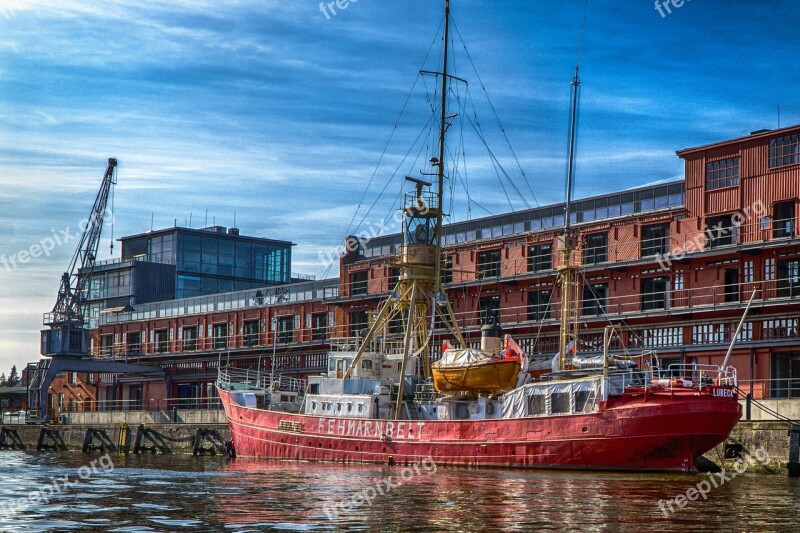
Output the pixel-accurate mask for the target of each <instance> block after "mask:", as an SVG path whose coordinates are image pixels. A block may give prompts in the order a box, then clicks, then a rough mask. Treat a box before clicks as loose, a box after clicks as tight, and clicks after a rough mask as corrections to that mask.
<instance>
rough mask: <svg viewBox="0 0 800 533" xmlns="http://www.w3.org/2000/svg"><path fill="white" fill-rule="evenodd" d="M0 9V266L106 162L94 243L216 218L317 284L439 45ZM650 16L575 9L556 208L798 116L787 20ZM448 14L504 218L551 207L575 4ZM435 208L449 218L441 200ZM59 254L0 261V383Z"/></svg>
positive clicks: (350, 10)
mask: <svg viewBox="0 0 800 533" xmlns="http://www.w3.org/2000/svg"><path fill="white" fill-rule="evenodd" d="M0 2H2V3H0V227H2V237H0V256H2V255H3V254H4V255H5V256H7V257H8V256H12V255H15V254H18V253H19V252H20V251H22V250H28V249H29V248H30V246H31V245H34V244H36V243H38V242H40V241H41V240H43V239H45V238H47V237H48V236H50V235H51V234H52V232H53V231H56V232H58V231H60V230H64V229H66V228H71V231H73V232H74V231H75V227H76V226H77V224H78V222H79V221H80V220H81V219H83V218H84V217H86V215H87V214H88V210H89V208H90V207H91V204H92V201H93V199H94V196H95V194H96V191H97V188H98V186H99V182H100V179H101V177H102V174H103V171H104V169H105V163H106V159H107V158H108V157H112V156H113V157H117V158H118V159H119V173H118V175H119V185H118V186H117V189H116V194H115V203H114V214H115V225H114V237H115V238H118V237H119V236H122V235H126V234H132V233H138V232H142V231H146V230H147V229H149V228H150V223H151V217H152V220H153V223H154V226H155V227H156V228H159V227H165V226H171V225H173V224H174V223H176V221H177V223H178V224H179V225H186V224H187V222H188V220H189V218H190V216H191V219H192V226H193V227H200V226H202V225H203V223H204V222H205V217H206V210H208V223H209V225H210V224H211V223H212V222H216V223H217V224H220V225H226V226H231V225H233V221H234V213H235V216H236V222H237V225H238V226H239V227H240V228H241V230H242V232H243V233H245V234H251V235H258V236H268V237H274V238H283V239H289V240H292V241H293V242H295V243H298V246H297V247H295V252H294V253H295V261H294V263H295V265H294V271H295V272H297V273H310V274H316V275H318V276H321V275H323V274H324V272H325V268H324V267H322V266H321V264H320V261H319V253H320V251H328V250H330V249H331V248H332V247H335V246H336V245H338V244H339V243H340V242H341V241H342V239H343V238H344V236H345V234H346V233H347V230H348V227H349V225H350V222H351V219H352V218H353V213H354V211H355V210H356V209H357V208H358V205H359V202H360V200H361V198H362V196H364V193H365V190H366V196H364V204H365V205H367V206H369V205H371V204H372V203H373V201H375V200H376V198H377V199H378V201H377V203H376V206H375V209H374V210H373V211H372V212H371V213H369V214H367V213H366V212H365V211H364V210H363V209H362V210H361V211H360V216H359V217H358V219H359V220H360V219H361V218H363V217H364V216H366V222H374V221H377V220H379V219H381V218H382V217H384V216H386V215H387V214H388V213H391V210H392V209H393V207H395V205H394V198H395V195H396V193H397V192H399V191H400V187H401V183H400V181H399V180H398V179H397V178H399V177H402V176H403V175H405V174H410V173H415V171H417V170H418V169H419V168H420V164H419V161H420V160H416V162H415V158H416V157H418V156H420V153H417V152H415V153H413V154H412V157H411V159H408V160H405V161H404V162H403V156H404V155H405V154H406V152H407V151H408V149H409V146H412V145H413V143H414V139H415V137H416V135H417V134H418V133H419V132H420V131H421V128H423V126H424V124H425V121H426V120H427V119H428V117H429V115H430V110H429V108H428V107H427V106H428V104H427V99H426V91H425V88H427V89H429V90H431V91H432V89H433V86H434V85H433V81H432V80H431V79H427V80H426V81H424V82H423V81H419V82H418V83H417V85H416V89H417V91H415V92H414V93H413V94H412V96H411V98H410V100H409V103H408V106H407V109H406V113H405V115H404V116H403V119H402V120H401V121H400V123H399V126H398V129H397V131H396V133H395V135H394V137H393V140H392V143H391V144H390V145H389V148H388V150H387V155H386V157H385V158H384V160H383V161H384V163H383V164H382V165H381V166H380V167H378V171H377V172H375V169H376V165H377V163H378V161H379V160H380V157H381V153H382V152H383V150H384V146H386V143H387V140H388V139H389V137H390V134H391V133H392V130H393V126H394V124H395V122H396V121H397V118H398V115H399V113H400V110H401V109H402V107H403V104H404V102H405V100H406V97H407V96H408V94H409V91H410V89H411V87H412V85H413V84H414V82H415V80H417V71H418V70H419V69H420V68H428V69H435V68H436V60H437V58H438V51H434V52H433V53H432V55H431V56H430V57H429V59H428V61H427V62H425V61H424V60H425V57H426V54H427V53H428V50H429V48H430V46H431V44H432V42H433V40H434V37H435V35H436V33H437V28H439V25H440V22H441V6H440V2H438V1H437V0H404V1H402V2H387V1H385V0H360V1H359V2H358V3H353V4H350V5H349V7H347V9H345V10H338V12H337V14H336V15H335V16H331V17H330V20H328V19H327V18H326V17H325V16H324V15H323V14H322V13H321V12H320V8H319V2H318V1H312V0H284V1H275V0H261V1H254V0H231V1H225V0H218V1H213V2H212V1H206V0H197V1H189V0H170V1H162V0H143V1H139V2H123V1H120V0H106V1H102V0H96V1H91V2H90V1H88V0H87V1H80V0H0ZM671 9H672V14H670V15H667V16H665V17H662V16H661V15H660V14H659V13H658V11H657V10H656V9H655V7H654V5H653V2H652V1H650V0H642V1H638V0H635V1H631V0H626V1H619V0H618V1H606V2H599V1H597V0H592V1H591V2H590V5H589V11H588V19H587V25H586V35H585V45H584V51H583V56H582V62H581V69H582V81H583V83H584V86H583V94H582V101H581V104H582V114H581V121H580V137H579V160H578V167H577V168H578V171H577V183H576V193H577V195H578V196H589V195H594V194H601V193H605V192H611V191H614V190H619V189H624V188H628V187H634V186H637V185H643V184H645V183H652V182H656V181H662V180H669V179H676V178H680V177H681V176H682V173H683V167H682V165H681V162H680V160H678V159H677V158H676V157H675V154H674V152H675V150H677V149H681V148H685V147H688V146H696V145H701V144H705V143H709V142H714V141H717V140H722V139H726V138H731V137H736V136H740V135H745V134H747V133H749V132H750V131H752V130H756V129H760V128H774V127H776V126H777V125H778V111H777V109H778V104H779V103H780V104H781V124H782V125H784V126H785V125H789V124H794V123H798V122H800V98H798V95H799V93H800V84H798V83H796V80H795V79H794V78H795V72H796V58H797V57H798V51H800V50H798V48H800V42H799V41H798V40H797V37H796V28H797V26H798V18H800V17H799V16H800V4H798V3H797V2H794V1H789V0H785V1H777V0H766V1H761V2H744V1H726V2H711V1H710V0H691V1H688V0H687V1H686V3H685V4H683V6H682V7H680V8H675V7H672V8H671ZM453 12H454V19H455V22H456V25H457V27H458V30H459V32H460V34H461V35H462V36H463V38H464V40H465V41H466V44H467V47H468V49H469V53H470V55H471V57H472V60H473V61H474V63H475V65H476V66H477V69H478V72H479V74H480V76H481V78H482V80H483V82H484V84H485V86H486V88H487V90H488V92H489V95H490V96H491V99H492V102H493V104H494V106H495V108H496V109H497V113H498V115H499V116H500V118H501V121H502V124H503V126H504V127H505V131H506V133H507V135H508V138H509V139H510V140H511V144H512V146H513V149H514V151H515V152H516V154H517V156H518V157H519V160H520V163H521V166H522V168H523V170H524V172H525V174H526V175H527V177H528V179H529V183H530V188H528V186H527V185H526V184H525V183H524V180H523V178H522V176H521V174H520V172H519V170H518V169H517V168H516V163H515V162H514V161H513V159H512V158H511V154H510V151H509V149H508V147H507V146H506V145H505V142H504V140H503V137H502V135H501V134H500V130H499V127H498V126H497V124H496V122H495V121H494V118H493V115H492V113H491V109H490V108H489V107H488V105H487V104H486V100H485V99H483V98H482V95H481V90H480V85H479V84H478V83H477V82H476V80H475V77H474V74H473V72H472V69H471V67H470V66H469V62H468V60H467V58H466V56H465V55H464V53H463V49H462V48H461V46H460V44H459V43H457V46H456V50H455V54H454V57H455V62H456V64H455V66H456V70H457V73H458V74H459V75H462V76H463V77H465V78H468V79H469V80H470V82H471V84H470V86H469V89H470V94H471V96H472V98H473V100H474V102H475V109H476V113H477V117H478V121H479V122H480V124H481V126H482V128H484V132H485V133H486V137H487V139H488V141H489V144H490V146H492V149H493V151H495V153H496V155H497V157H498V158H499V160H500V161H502V163H503V165H504V167H505V168H506V169H507V170H508V172H509V175H510V176H511V179H512V180H513V181H515V183H516V185H517V187H518V188H519V189H520V190H521V191H523V192H526V191H531V190H532V191H533V192H534V194H533V195H530V194H528V193H525V195H524V196H525V199H524V200H522V199H520V198H518V197H514V196H513V195H512V197H511V204H512V207H513V208H515V209H519V208H522V207H524V205H525V204H526V203H527V204H530V205H536V203H537V202H538V203H539V204H542V205H544V204H547V203H552V202H558V201H561V200H562V199H563V180H564V169H565V163H564V158H565V153H566V143H567V108H568V98H569V82H570V79H571V75H572V70H573V68H574V61H575V54H576V47H577V41H578V35H579V32H580V25H581V18H582V15H583V2H582V1H572V2H563V1H560V2H556V1H554V0H541V1H531V0H504V1H502V2H499V1H478V0H454V1H453ZM467 109H468V110H470V113H472V111H471V109H472V108H471V104H470V105H469V106H468V107H467ZM462 118H463V117H462ZM461 124H464V130H465V131H466V132H469V130H470V129H471V127H470V126H469V123H468V122H466V121H462V122H461V123H458V122H457V123H456V126H454V128H453V129H452V130H451V139H452V140H453V141H455V142H456V143H457V142H458V141H457V140H456V139H457V137H458V133H459V132H460V129H461ZM479 148H480V146H478V143H477V140H476V139H475V138H474V136H473V138H472V139H471V140H470V139H469V138H468V136H465V150H464V151H465V152H467V154H468V155H467V159H466V165H465V169H466V172H467V176H468V183H469V188H470V194H471V197H472V198H473V199H474V200H475V201H477V202H478V203H479V204H480V206H482V207H481V208H477V207H473V209H472V211H471V215H472V216H483V215H485V214H486V211H483V210H482V209H483V208H485V209H486V210H488V211H490V212H492V213H500V212H504V211H509V210H510V209H511V207H510V206H509V203H508V201H507V200H506V198H505V197H504V196H503V195H502V194H500V193H499V192H498V190H499V189H498V178H497V177H496V174H495V171H494V170H493V169H492V165H491V162H490V160H489V159H488V158H487V156H486V153H485V150H483V151H482V150H480V149H479ZM473 149H475V150H473ZM423 152H424V151H423ZM423 155H424V154H423ZM422 160H424V159H422ZM401 162H402V164H401ZM395 168H397V169H398V172H399V173H398V175H397V178H395V180H394V181H391V182H389V178H390V177H391V175H392V174H393V172H394V170H395ZM373 172H375V178H374V180H373V182H372V184H371V186H370V187H369V189H367V184H368V183H369V182H370V177H371V176H372V175H373ZM459 179H461V178H459ZM387 182H389V185H387V188H386V193H385V194H384V195H382V196H379V195H378V193H379V192H380V191H381V189H382V188H383V187H384V186H385V185H386V184H387ZM506 185H510V184H508V183H506ZM534 196H535V200H534ZM455 200H456V206H455V208H454V210H453V217H454V219H458V220H463V219H464V218H466V217H467V216H468V215H469V214H470V213H468V211H467V210H466V205H467V202H466V195H465V194H464V191H463V187H462V186H461V185H460V184H457V186H456V193H455ZM108 229H109V228H107V231H106V232H105V234H104V239H103V243H102V245H101V253H100V258H101V259H106V258H109V257H110V256H109V253H108V248H109V247H108V244H109V241H110V237H111V236H110V233H109V232H108ZM73 245H74V241H72V242H71V243H68V244H66V245H64V246H60V247H57V248H56V249H55V250H54V251H53V253H52V255H51V256H50V257H39V258H33V259H31V260H30V261H28V262H27V263H25V264H24V265H18V267H17V268H11V269H8V268H4V267H3V265H2V264H0V372H7V371H8V369H9V368H10V366H11V364H17V365H18V366H21V365H23V364H24V363H25V362H26V361H35V360H36V359H38V330H39V329H40V324H41V314H42V313H43V312H46V311H49V310H50V308H51V307H52V305H53V303H54V300H55V295H56V292H57V288H58V282H59V276H60V273H61V272H62V271H63V270H64V269H65V268H66V266H67V264H68V262H69V258H70V256H71V255H72V252H73ZM118 250H119V248H118V247H117V253H118ZM334 273H335V269H334Z"/></svg>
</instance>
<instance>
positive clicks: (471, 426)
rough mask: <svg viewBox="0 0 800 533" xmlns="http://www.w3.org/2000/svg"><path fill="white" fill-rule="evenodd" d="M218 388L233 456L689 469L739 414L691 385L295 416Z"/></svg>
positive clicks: (731, 405)
mask: <svg viewBox="0 0 800 533" xmlns="http://www.w3.org/2000/svg"><path fill="white" fill-rule="evenodd" d="M219 394H220V398H221V399H222V403H223V405H224V407H225V413H226V415H227V417H228V422H229V424H230V428H231V434H232V437H233V443H234V446H235V448H236V453H237V455H240V456H245V457H259V458H269V459H290V460H302V461H330V462H343V463H390V464H391V463H397V464H405V463H410V462H414V461H419V460H421V459H424V458H431V459H433V461H435V462H436V464H438V465H459V466H470V467H487V466H495V467H514V468H565V469H592V470H642V471H675V472H686V471H690V470H692V469H694V458H695V457H698V456H700V455H702V454H703V453H705V452H707V451H708V450H710V449H712V448H713V447H714V446H716V445H717V444H719V443H720V442H722V441H724V440H725V439H726V438H727V437H728V435H729V434H730V432H731V430H732V429H733V427H734V426H735V425H736V423H737V422H738V421H739V419H740V418H741V406H740V405H739V403H738V402H737V401H736V400H735V399H731V398H717V397H713V396H711V395H710V394H705V393H703V394H698V393H697V392H691V391H685V392H684V391H680V392H675V393H669V392H665V393H656V394H653V393H649V394H648V395H647V397H646V398H645V397H644V396H643V395H641V394H636V395H634V394H626V395H625V396H623V397H620V398H614V399H613V400H610V401H609V402H608V403H607V404H606V405H602V406H601V409H600V411H599V412H597V413H591V414H576V415H564V416H547V417H537V418H521V419H491V420H458V421H418V420H400V421H386V420H353V419H344V418H330V417H319V416H309V415H294V414H288V413H279V412H271V411H265V410H260V409H253V408H245V407H241V406H239V405H238V404H236V403H235V402H233V401H232V400H231V398H230V395H229V394H228V392H227V391H225V390H219Z"/></svg>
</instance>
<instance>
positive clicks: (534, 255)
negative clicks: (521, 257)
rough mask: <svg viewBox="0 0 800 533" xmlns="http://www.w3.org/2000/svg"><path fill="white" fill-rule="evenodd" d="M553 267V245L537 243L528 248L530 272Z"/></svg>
mask: <svg viewBox="0 0 800 533" xmlns="http://www.w3.org/2000/svg"><path fill="white" fill-rule="evenodd" d="M552 268H553V245H552V244H549V243H548V244H537V245H536V246H531V247H529V248H528V272H542V271H543V270H552Z"/></svg>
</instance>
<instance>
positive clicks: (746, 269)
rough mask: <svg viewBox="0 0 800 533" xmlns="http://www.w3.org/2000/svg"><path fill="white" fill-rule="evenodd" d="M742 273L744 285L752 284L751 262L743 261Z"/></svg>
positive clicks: (753, 276) (753, 277) (753, 278)
mask: <svg viewBox="0 0 800 533" xmlns="http://www.w3.org/2000/svg"><path fill="white" fill-rule="evenodd" d="M742 271H743V273H744V276H743V277H744V282H745V283H753V281H754V280H755V275H754V273H753V262H752V261H745V262H744V265H743V268H742Z"/></svg>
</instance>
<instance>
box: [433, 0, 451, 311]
mask: <svg viewBox="0 0 800 533" xmlns="http://www.w3.org/2000/svg"><path fill="white" fill-rule="evenodd" d="M449 50H450V0H445V3H444V50H443V55H444V61H443V63H442V95H441V96H442V101H441V104H440V107H441V116H440V118H439V161H438V162H437V163H435V164H436V165H437V167H438V168H437V170H438V176H437V178H438V183H437V187H436V196H437V199H438V201H439V206H442V205H443V204H442V199H443V191H444V161H445V160H444V157H445V154H446V152H445V137H446V136H447V59H448V58H447V55H448V52H449ZM436 257H437V258H438V260H437V261H436V286H435V287H436V291H435V293H434V294H436V295H437V296H438V295H439V294H440V293H441V292H442V210H441V209H439V212H438V213H437V216H436Z"/></svg>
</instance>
